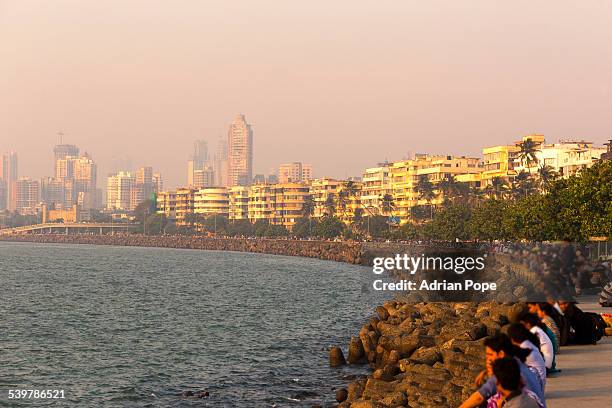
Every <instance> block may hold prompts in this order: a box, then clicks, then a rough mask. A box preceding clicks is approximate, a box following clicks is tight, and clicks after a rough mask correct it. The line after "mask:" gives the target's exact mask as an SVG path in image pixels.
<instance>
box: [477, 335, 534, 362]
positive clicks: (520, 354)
mask: <svg viewBox="0 0 612 408" xmlns="http://www.w3.org/2000/svg"><path fill="white" fill-rule="evenodd" d="M484 346H485V347H488V348H490V349H491V350H493V351H495V352H496V353H499V352H500V351H503V352H504V353H505V354H506V356H508V357H516V358H518V359H519V360H521V361H522V362H525V359H526V358H527V356H528V355H529V353H531V350H529V349H524V348H520V347H518V346H515V345H514V344H512V342H511V341H510V337H508V336H506V335H505V334H499V335H497V336H493V337H488V338H486V339H485V341H484Z"/></svg>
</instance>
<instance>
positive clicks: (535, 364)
mask: <svg viewBox="0 0 612 408" xmlns="http://www.w3.org/2000/svg"><path fill="white" fill-rule="evenodd" d="M508 337H510V340H511V341H512V344H514V345H515V346H519V347H520V348H524V349H529V350H531V353H529V355H528V356H527V359H526V360H525V364H526V365H527V367H529V368H530V369H531V370H532V371H533V372H534V373H536V374H537V375H538V378H539V379H540V381H541V383H542V389H544V387H545V386H546V363H545V362H544V357H543V356H542V353H541V352H540V348H539V346H540V339H538V336H536V335H535V334H533V333H532V332H530V331H529V330H527V328H526V327H525V326H523V325H522V324H520V323H513V324H511V325H510V327H508Z"/></svg>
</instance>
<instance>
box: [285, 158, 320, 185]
mask: <svg viewBox="0 0 612 408" xmlns="http://www.w3.org/2000/svg"><path fill="white" fill-rule="evenodd" d="M310 180H312V165H310V164H303V163H301V162H293V163H287V164H281V165H280V167H279V168H278V182H279V183H292V182H293V183H301V182H307V181H310Z"/></svg>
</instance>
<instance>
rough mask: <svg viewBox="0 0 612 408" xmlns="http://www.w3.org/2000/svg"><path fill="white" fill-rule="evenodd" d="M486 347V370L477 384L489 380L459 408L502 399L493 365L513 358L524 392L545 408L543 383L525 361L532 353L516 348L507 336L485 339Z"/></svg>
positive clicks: (467, 407)
mask: <svg viewBox="0 0 612 408" xmlns="http://www.w3.org/2000/svg"><path fill="white" fill-rule="evenodd" d="M484 346H485V362H486V370H485V371H484V372H482V373H481V374H480V375H479V376H478V378H477V382H480V381H479V380H481V379H482V378H484V377H485V376H488V378H487V380H486V382H485V383H484V384H482V385H481V386H480V388H479V389H478V391H476V392H474V393H473V394H472V395H470V397H469V398H468V399H467V400H465V401H464V402H463V404H461V406H460V407H459V408H476V407H480V406H481V405H482V404H483V403H485V402H487V403H488V402H493V403H494V402H495V401H496V398H497V399H499V398H500V395H497V393H498V390H497V378H496V377H495V373H494V372H493V363H494V362H495V361H496V360H498V359H500V358H504V357H512V358H514V359H515V361H516V362H517V364H518V366H519V371H520V377H521V384H522V386H523V389H524V391H525V392H526V393H530V395H532V396H533V398H534V399H535V400H536V401H537V402H538V406H539V407H540V408H545V407H546V402H545V400H544V388H543V387H542V383H541V382H540V380H539V378H538V376H537V375H536V374H534V373H533V372H532V371H531V370H530V369H529V367H527V365H525V363H524V361H525V359H526V358H527V356H528V355H529V354H531V353H532V351H531V350H529V349H522V348H520V347H517V346H514V345H513V344H512V342H511V341H510V338H509V337H508V336H506V335H505V334H500V335H498V336H494V337H489V338H487V339H485V341H484ZM489 400H491V401H489Z"/></svg>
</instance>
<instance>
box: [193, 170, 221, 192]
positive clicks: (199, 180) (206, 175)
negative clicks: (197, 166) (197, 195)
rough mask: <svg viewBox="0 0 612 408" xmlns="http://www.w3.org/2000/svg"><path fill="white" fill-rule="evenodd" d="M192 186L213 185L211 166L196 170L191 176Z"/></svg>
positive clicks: (213, 177) (213, 178)
mask: <svg viewBox="0 0 612 408" xmlns="http://www.w3.org/2000/svg"><path fill="white" fill-rule="evenodd" d="M193 177H194V178H193V184H192V185H191V186H192V187H193V188H204V187H214V186H215V172H214V171H213V169H212V167H209V166H204V168H203V169H201V170H196V171H195V172H194V176H193Z"/></svg>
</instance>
